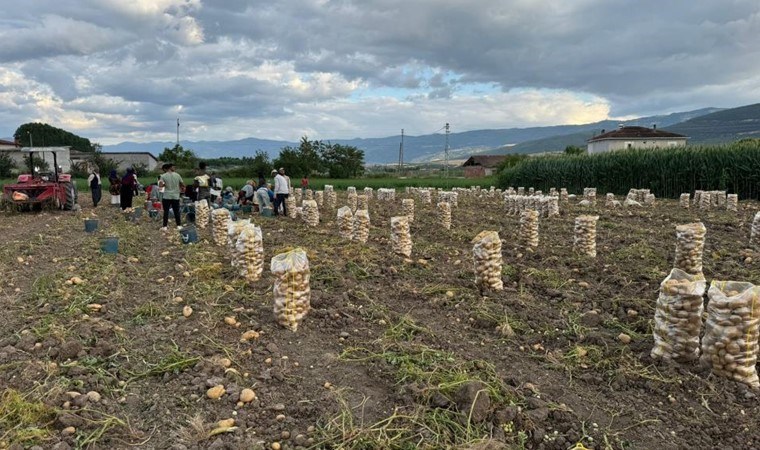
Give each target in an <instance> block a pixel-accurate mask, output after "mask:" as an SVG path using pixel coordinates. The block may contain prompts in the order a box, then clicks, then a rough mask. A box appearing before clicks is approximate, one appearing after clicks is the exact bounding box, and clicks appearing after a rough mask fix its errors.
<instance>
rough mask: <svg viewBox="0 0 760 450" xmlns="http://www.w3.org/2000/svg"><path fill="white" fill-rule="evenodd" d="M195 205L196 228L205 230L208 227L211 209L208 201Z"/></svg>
mask: <svg viewBox="0 0 760 450" xmlns="http://www.w3.org/2000/svg"><path fill="white" fill-rule="evenodd" d="M194 204H195V226H197V227H198V228H199V229H201V230H205V229H206V226H208V220H209V208H208V202H207V201H206V200H198V201H197V202H195V203H194Z"/></svg>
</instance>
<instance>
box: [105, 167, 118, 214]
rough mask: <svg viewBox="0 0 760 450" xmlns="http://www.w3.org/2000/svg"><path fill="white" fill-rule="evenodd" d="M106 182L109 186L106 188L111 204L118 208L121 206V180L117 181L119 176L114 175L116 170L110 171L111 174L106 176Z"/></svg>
mask: <svg viewBox="0 0 760 450" xmlns="http://www.w3.org/2000/svg"><path fill="white" fill-rule="evenodd" d="M108 182H109V183H110V184H111V186H110V187H109V188H108V193H109V194H111V204H112V205H117V206H118V205H120V204H121V180H120V179H119V174H117V173H116V169H111V172H110V173H109V174H108Z"/></svg>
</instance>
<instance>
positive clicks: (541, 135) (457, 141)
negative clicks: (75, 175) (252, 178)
mask: <svg viewBox="0 0 760 450" xmlns="http://www.w3.org/2000/svg"><path fill="white" fill-rule="evenodd" d="M759 120H760V105H750V106H744V107H740V108H732V109H726V110H721V109H718V108H703V109H698V110H695V111H687V112H678V113H673V114H668V115H660V116H649V117H642V118H638V119H633V120H626V121H617V120H604V121H601V122H596V123H590V124H584V125H557V126H547V127H531V128H506V129H495V130H474V131H465V132H461V133H451V134H449V149H450V151H449V159H451V160H454V159H463V158H467V157H468V156H470V155H473V154H487V153H493V154H504V153H541V152H551V151H561V150H564V148H565V147H566V146H568V145H579V146H583V145H585V144H586V140H587V139H589V138H591V137H592V136H594V135H595V134H599V133H600V132H601V131H602V129H605V130H611V129H613V128H615V127H617V126H618V125H619V124H626V125H641V126H651V125H652V124H657V126H658V127H660V128H667V129H668V131H673V132H675V133H681V134H686V135H687V136H690V137H691V138H692V139H691V140H690V142H691V143H695V142H697V143H698V142H724V141H731V140H735V139H740V138H742V137H753V136H760V121H759ZM454 126H455V125H454ZM324 141H325V142H331V143H334V144H343V145H352V146H355V147H357V148H360V149H362V150H364V154H365V161H366V162H367V163H369V164H373V163H379V164H387V163H395V162H397V161H398V149H399V143H400V142H401V136H400V135H395V136H388V137H382V138H368V139H362V138H355V139H324ZM445 142H446V137H445V135H444V134H443V133H434V134H428V135H422V136H404V161H406V162H428V161H434V160H439V161H440V160H443V159H444V151H443V150H444V147H445ZM181 144H182V146H183V147H185V148H189V149H192V150H194V151H195V152H196V153H197V154H198V155H199V156H200V157H202V158H218V157H222V156H231V157H242V156H252V155H253V154H254V153H255V152H256V150H263V151H265V152H267V153H268V154H269V155H270V156H271V157H275V156H277V155H278V154H279V151H280V149H282V148H283V147H286V146H292V147H297V146H298V142H288V141H276V140H269V139H257V138H247V139H240V140H236V141H182V142H181ZM173 146H174V142H149V143H136V142H122V143H120V144H117V145H108V146H104V147H103V151H104V152H123V151H148V152H151V153H153V154H154V155H156V156H158V154H159V153H161V152H162V151H163V150H164V148H167V147H169V148H171V147H173Z"/></svg>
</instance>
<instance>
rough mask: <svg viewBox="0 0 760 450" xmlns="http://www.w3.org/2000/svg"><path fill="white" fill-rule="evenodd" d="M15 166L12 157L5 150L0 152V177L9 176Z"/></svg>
mask: <svg viewBox="0 0 760 450" xmlns="http://www.w3.org/2000/svg"><path fill="white" fill-rule="evenodd" d="M15 168H16V163H15V162H13V158H11V156H10V155H9V154H7V153H5V152H0V178H8V177H10V176H11V175H13V169H15Z"/></svg>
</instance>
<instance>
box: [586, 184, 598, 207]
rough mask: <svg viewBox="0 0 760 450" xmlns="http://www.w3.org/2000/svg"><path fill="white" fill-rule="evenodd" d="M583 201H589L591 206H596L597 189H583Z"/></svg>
mask: <svg viewBox="0 0 760 450" xmlns="http://www.w3.org/2000/svg"><path fill="white" fill-rule="evenodd" d="M583 200H588V201H589V203H591V205H596V188H583Z"/></svg>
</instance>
